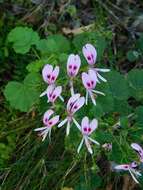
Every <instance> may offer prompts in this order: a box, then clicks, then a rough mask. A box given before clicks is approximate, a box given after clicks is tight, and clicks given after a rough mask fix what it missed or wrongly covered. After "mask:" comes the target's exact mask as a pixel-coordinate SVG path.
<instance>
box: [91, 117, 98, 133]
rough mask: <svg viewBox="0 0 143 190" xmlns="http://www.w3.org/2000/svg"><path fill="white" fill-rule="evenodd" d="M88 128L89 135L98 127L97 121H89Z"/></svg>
mask: <svg viewBox="0 0 143 190" xmlns="http://www.w3.org/2000/svg"><path fill="white" fill-rule="evenodd" d="M89 126H90V128H91V131H90V132H89V134H91V133H92V132H93V131H94V130H95V129H97V127H98V121H97V119H93V120H92V121H91V123H90V124H89Z"/></svg>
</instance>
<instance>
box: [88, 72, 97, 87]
mask: <svg viewBox="0 0 143 190" xmlns="http://www.w3.org/2000/svg"><path fill="white" fill-rule="evenodd" d="M88 74H89V77H90V81H91V83H92V89H93V88H95V86H96V83H97V81H98V79H97V75H96V72H95V71H94V70H92V69H89V71H88Z"/></svg>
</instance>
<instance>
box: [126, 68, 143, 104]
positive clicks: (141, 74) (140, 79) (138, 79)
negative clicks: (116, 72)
mask: <svg viewBox="0 0 143 190" xmlns="http://www.w3.org/2000/svg"><path fill="white" fill-rule="evenodd" d="M127 80H128V83H129V87H130V88H129V89H130V96H132V97H134V98H136V99H137V100H139V101H140V100H143V71H142V70H138V69H133V70H131V71H130V72H129V73H128V76H127Z"/></svg>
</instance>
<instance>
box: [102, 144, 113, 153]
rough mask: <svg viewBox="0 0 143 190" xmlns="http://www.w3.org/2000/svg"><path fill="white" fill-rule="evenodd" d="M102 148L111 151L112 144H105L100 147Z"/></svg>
mask: <svg viewBox="0 0 143 190" xmlns="http://www.w3.org/2000/svg"><path fill="white" fill-rule="evenodd" d="M102 148H104V149H105V150H107V151H110V150H112V143H105V144H103V145H102Z"/></svg>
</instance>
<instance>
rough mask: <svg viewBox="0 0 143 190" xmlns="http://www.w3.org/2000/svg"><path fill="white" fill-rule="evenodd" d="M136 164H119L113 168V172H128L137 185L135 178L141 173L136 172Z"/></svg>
mask: <svg viewBox="0 0 143 190" xmlns="http://www.w3.org/2000/svg"><path fill="white" fill-rule="evenodd" d="M136 167H137V164H136V162H132V163H131V164H121V165H117V166H115V167H114V169H115V170H119V171H120V170H123V171H128V172H129V173H130V174H131V176H132V178H133V180H134V181H135V182H136V183H139V182H138V180H137V179H136V178H137V177H140V176H141V173H140V172H139V171H137V170H136Z"/></svg>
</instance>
